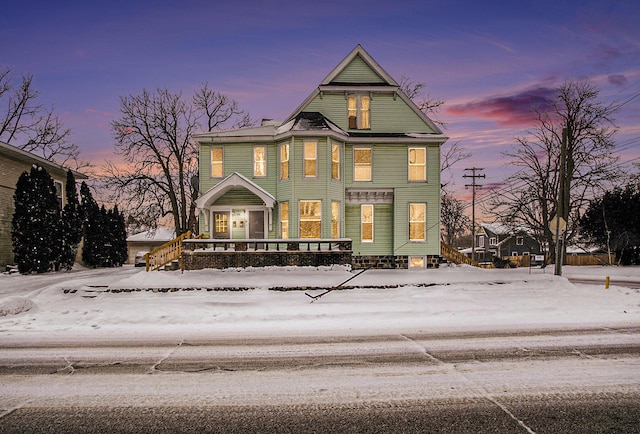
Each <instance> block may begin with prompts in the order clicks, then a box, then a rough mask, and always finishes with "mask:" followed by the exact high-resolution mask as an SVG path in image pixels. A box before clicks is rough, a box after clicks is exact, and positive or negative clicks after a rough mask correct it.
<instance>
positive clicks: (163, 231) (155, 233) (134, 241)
mask: <svg viewBox="0 0 640 434" xmlns="http://www.w3.org/2000/svg"><path fill="white" fill-rule="evenodd" d="M175 237H176V230H175V229H173V228H157V229H150V230H148V231H144V232H140V233H137V234H135V235H131V236H130V237H127V251H128V257H127V262H126V263H127V264H133V263H134V262H135V259H136V255H137V254H138V252H144V253H148V252H150V251H151V250H153V249H155V248H156V247H160V246H161V245H163V244H165V243H167V242H169V241H171V240H173V239H174V238H175Z"/></svg>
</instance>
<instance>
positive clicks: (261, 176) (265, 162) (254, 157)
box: [252, 145, 267, 178]
mask: <svg viewBox="0 0 640 434" xmlns="http://www.w3.org/2000/svg"><path fill="white" fill-rule="evenodd" d="M259 148H262V150H263V156H264V160H262V161H261V163H262V164H263V172H264V174H263V175H257V174H256V163H258V161H256V149H259ZM252 152H253V157H252V159H253V177H254V178H266V177H267V147H266V146H261V145H259V146H254V147H253V150H252Z"/></svg>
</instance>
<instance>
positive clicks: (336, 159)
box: [331, 143, 340, 179]
mask: <svg viewBox="0 0 640 434" xmlns="http://www.w3.org/2000/svg"><path fill="white" fill-rule="evenodd" d="M331 179H340V146H338V145H336V144H335V143H333V144H332V145H331Z"/></svg>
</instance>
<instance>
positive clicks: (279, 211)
mask: <svg viewBox="0 0 640 434" xmlns="http://www.w3.org/2000/svg"><path fill="white" fill-rule="evenodd" d="M285 203H286V204H287V215H286V216H285V215H284V214H283V212H282V205H283V204H285ZM289 213H290V210H289V201H283V202H280V206H279V207H278V214H279V216H280V238H282V239H288V238H289V235H290V232H291V225H290V224H289ZM284 222H287V234H286V236H285V235H284V234H283V233H282V224H283V223H284Z"/></svg>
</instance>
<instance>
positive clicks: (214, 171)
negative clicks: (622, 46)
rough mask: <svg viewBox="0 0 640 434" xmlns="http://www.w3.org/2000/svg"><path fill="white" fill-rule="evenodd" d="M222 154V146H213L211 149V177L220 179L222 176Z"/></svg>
mask: <svg viewBox="0 0 640 434" xmlns="http://www.w3.org/2000/svg"><path fill="white" fill-rule="evenodd" d="M223 156H224V152H223V149H222V146H214V147H213V148H211V177H212V178H222V176H223V174H224V165H223Z"/></svg>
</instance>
